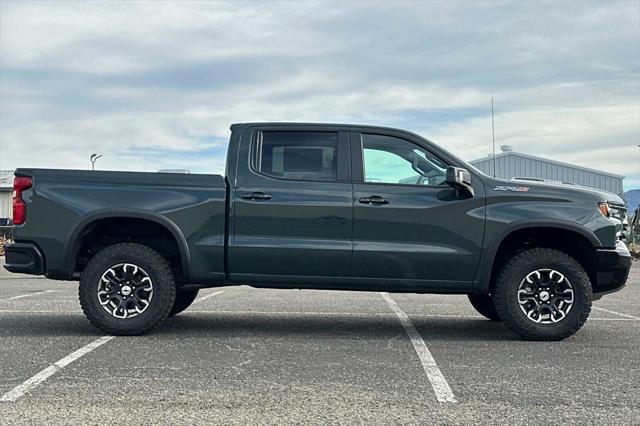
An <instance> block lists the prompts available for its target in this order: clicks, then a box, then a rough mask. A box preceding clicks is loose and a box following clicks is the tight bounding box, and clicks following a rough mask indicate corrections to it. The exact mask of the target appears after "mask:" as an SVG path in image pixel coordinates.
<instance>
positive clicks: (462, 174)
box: [445, 166, 474, 197]
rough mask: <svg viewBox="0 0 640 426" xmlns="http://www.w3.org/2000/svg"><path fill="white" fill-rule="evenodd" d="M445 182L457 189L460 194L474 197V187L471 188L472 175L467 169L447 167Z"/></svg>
mask: <svg viewBox="0 0 640 426" xmlns="http://www.w3.org/2000/svg"><path fill="white" fill-rule="evenodd" d="M445 182H446V183H447V185H449V186H450V187H452V188H453V189H455V190H456V191H457V192H458V194H460V193H464V194H468V195H470V196H472V197H473V196H474V192H473V187H472V186H471V174H470V173H469V171H468V170H466V169H463V168H460V167H453V166H449V167H447V174H446V176H445Z"/></svg>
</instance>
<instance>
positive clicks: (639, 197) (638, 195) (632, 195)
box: [624, 189, 640, 214]
mask: <svg viewBox="0 0 640 426" xmlns="http://www.w3.org/2000/svg"><path fill="white" fill-rule="evenodd" d="M624 199H625V201H626V202H627V211H628V212H629V214H633V212H634V211H636V209H637V208H638V206H640V189H632V190H630V191H627V192H625V193H624Z"/></svg>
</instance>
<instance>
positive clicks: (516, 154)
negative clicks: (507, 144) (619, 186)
mask: <svg viewBox="0 0 640 426" xmlns="http://www.w3.org/2000/svg"><path fill="white" fill-rule="evenodd" d="M509 156H512V157H520V158H526V159H528V160H533V161H542V162H544V163H549V164H555V165H557V166H561V167H568V168H571V169H578V170H583V171H585V172H590V173H596V174H599V175H604V176H610V177H613V178H616V179H624V176H622V175H617V174H615V173H609V172H603V171H602V170H596V169H591V168H589V167H583V166H577V165H575V164H569V163H563V162H562V161H556V160H549V159H548V158H544V157H536V156H535V155H529V154H523V153H521V152H515V151H507V152H502V153H500V154H498V155H496V156H495V158H496V159H498V158H503V157H509ZM493 158H494V157H493V156H492V155H489V156H487V157H484V158H478V159H477V160H472V161H469V163H471V164H472V165H474V166H475V165H476V164H478V163H480V162H482V161H491V160H493Z"/></svg>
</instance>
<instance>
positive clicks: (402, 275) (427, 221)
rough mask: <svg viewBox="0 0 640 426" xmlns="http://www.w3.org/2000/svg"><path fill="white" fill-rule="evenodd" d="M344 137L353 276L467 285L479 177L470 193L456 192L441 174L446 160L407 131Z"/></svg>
mask: <svg viewBox="0 0 640 426" xmlns="http://www.w3.org/2000/svg"><path fill="white" fill-rule="evenodd" d="M351 140H352V170H353V176H354V185H353V187H354V222H353V226H354V228H353V265H352V276H353V277H362V278H371V279H376V278H381V279H387V284H389V285H401V286H403V285H404V286H408V287H413V286H418V287H419V286H422V285H425V286H428V287H429V288H430V289H431V290H434V289H437V287H442V289H443V290H453V289H455V288H456V287H461V288H464V287H468V285H469V283H470V282H471V281H472V280H473V277H474V274H475V272H476V268H477V266H478V262H479V259H480V251H481V247H482V239H483V233H484V196H483V194H484V190H483V187H482V184H481V182H480V181H479V180H476V182H475V184H476V185H474V186H477V187H478V189H477V190H476V196H475V197H470V198H466V199H463V198H458V196H457V194H456V192H455V190H453V189H452V188H451V187H449V186H448V185H447V184H446V183H445V182H444V181H445V172H446V169H447V167H448V166H449V165H453V164H447V162H446V161H445V160H442V159H441V158H440V157H438V156H437V155H436V154H435V153H433V152H432V151H433V148H431V149H429V148H428V146H429V145H428V144H425V143H424V142H423V143H421V142H420V141H419V140H418V139H410V138H409V135H406V136H404V135H403V134H401V135H398V134H395V133H393V132H392V133H389V134H385V133H384V132H382V133H378V132H376V133H365V132H364V130H363V132H352V134H351ZM392 280H393V281H392ZM395 280H404V281H395Z"/></svg>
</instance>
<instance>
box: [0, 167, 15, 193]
mask: <svg viewBox="0 0 640 426" xmlns="http://www.w3.org/2000/svg"><path fill="white" fill-rule="evenodd" d="M6 190H13V170H0V191H6Z"/></svg>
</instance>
